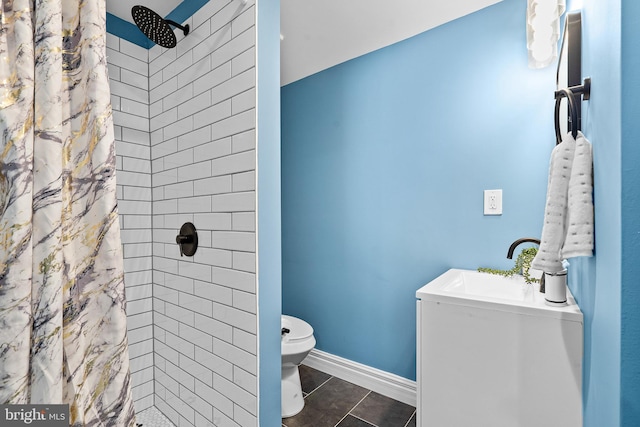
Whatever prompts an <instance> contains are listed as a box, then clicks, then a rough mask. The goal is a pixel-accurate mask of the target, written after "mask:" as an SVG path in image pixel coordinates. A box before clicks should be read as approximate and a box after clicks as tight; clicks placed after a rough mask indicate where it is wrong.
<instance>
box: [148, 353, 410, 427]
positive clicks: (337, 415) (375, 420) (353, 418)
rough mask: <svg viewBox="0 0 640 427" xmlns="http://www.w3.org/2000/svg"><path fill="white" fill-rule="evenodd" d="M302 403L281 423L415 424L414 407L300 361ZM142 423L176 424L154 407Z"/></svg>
mask: <svg viewBox="0 0 640 427" xmlns="http://www.w3.org/2000/svg"><path fill="white" fill-rule="evenodd" d="M300 381H301V382H302V392H303V394H304V396H305V397H304V400H305V405H304V408H303V409H302V412H300V413H299V414H298V415H296V416H294V417H291V418H285V419H283V420H282V426H283V427H415V425H416V408H414V407H413V406H410V405H407V404H404V403H402V402H398V401H397V400H393V399H391V398H388V397H385V396H382V395H380V394H378V393H375V392H373V391H371V390H367V389H365V388H362V387H360V386H357V385H355V384H352V383H350V382H347V381H344V380H341V379H340V378H337V377H332V376H331V375H329V374H327V373H324V372H322V371H318V370H317V369H313V368H310V367H309V366H306V365H300ZM136 419H137V423H138V424H142V426H143V427H175V426H174V425H173V424H172V423H171V421H169V419H168V418H167V417H165V416H164V415H163V414H162V412H160V411H159V410H158V409H157V408H156V407H151V408H149V409H145V410H144V411H142V412H140V413H139V414H137V417H136Z"/></svg>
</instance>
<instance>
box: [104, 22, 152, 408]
mask: <svg viewBox="0 0 640 427" xmlns="http://www.w3.org/2000/svg"><path fill="white" fill-rule="evenodd" d="M148 56H149V54H148V51H147V50H146V49H143V48H141V47H139V46H136V45H134V44H132V43H130V42H128V41H126V40H123V39H120V38H118V37H115V36H113V35H111V34H107V58H108V59H107V60H108V63H109V77H110V80H111V106H112V108H113V119H114V128H115V136H116V157H117V160H116V161H117V168H118V171H117V184H118V185H117V191H118V209H119V212H120V225H121V230H122V231H121V238H122V246H123V251H124V257H125V259H124V269H125V288H126V296H127V328H128V331H129V355H130V358H131V381H132V387H133V397H134V401H135V408H136V411H137V412H142V411H143V410H145V409H147V408H150V407H152V406H153V404H154V396H153V390H154V383H153V358H154V356H153V299H152V286H153V285H152V284H153V274H152V256H153V252H152V247H153V236H152V232H151V230H152V221H151V201H152V194H151V162H150V158H151V146H150V135H149V89H148V81H149V76H148V70H149V65H148Z"/></svg>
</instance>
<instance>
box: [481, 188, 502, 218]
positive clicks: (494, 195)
mask: <svg viewBox="0 0 640 427" xmlns="http://www.w3.org/2000/svg"><path fill="white" fill-rule="evenodd" d="M484 214H485V215H502V190H484Z"/></svg>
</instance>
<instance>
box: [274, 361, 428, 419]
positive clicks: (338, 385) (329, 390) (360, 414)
mask: <svg viewBox="0 0 640 427" xmlns="http://www.w3.org/2000/svg"><path fill="white" fill-rule="evenodd" d="M300 381H301V383H302V392H303V394H304V396H305V398H304V400H305V403H304V408H303V409H302V411H301V412H300V413H299V414H298V415H296V416H293V417H290V418H284V419H283V420H282V425H283V427H415V425H416V408H414V407H413V406H410V405H407V404H405V403H402V402H398V401H397V400H393V399H391V398H389V397H386V396H382V395H380V394H378V393H375V392H373V391H371V390H367V389H365V388H362V387H360V386H357V385H355V384H352V383H350V382H347V381H344V380H341V379H340V378H336V377H332V376H331V375H329V374H327V373H324V372H321V371H318V370H317V369H313V368H310V367H308V366H305V365H300Z"/></svg>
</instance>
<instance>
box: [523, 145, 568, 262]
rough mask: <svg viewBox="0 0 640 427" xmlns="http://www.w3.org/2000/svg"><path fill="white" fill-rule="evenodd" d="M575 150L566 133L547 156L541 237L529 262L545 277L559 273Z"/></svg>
mask: <svg viewBox="0 0 640 427" xmlns="http://www.w3.org/2000/svg"><path fill="white" fill-rule="evenodd" d="M575 149H576V141H575V139H574V138H573V136H572V135H571V133H569V134H567V135H566V136H565V137H564V138H563V142H562V143H561V144H558V145H556V146H555V148H554V149H553V151H552V152H551V162H550V164H549V183H548V186H547V204H546V206H545V209H544V223H543V225H542V237H541V239H540V248H539V249H538V253H537V254H536V256H535V258H534V259H533V261H532V262H531V267H532V268H535V269H537V270H542V271H545V272H547V273H555V272H558V271H561V270H563V266H562V255H561V251H562V247H563V246H564V239H565V236H566V223H567V222H566V218H567V204H568V192H569V181H570V179H571V167H572V166H573V160H574V154H575Z"/></svg>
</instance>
